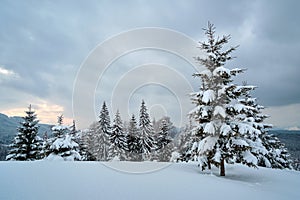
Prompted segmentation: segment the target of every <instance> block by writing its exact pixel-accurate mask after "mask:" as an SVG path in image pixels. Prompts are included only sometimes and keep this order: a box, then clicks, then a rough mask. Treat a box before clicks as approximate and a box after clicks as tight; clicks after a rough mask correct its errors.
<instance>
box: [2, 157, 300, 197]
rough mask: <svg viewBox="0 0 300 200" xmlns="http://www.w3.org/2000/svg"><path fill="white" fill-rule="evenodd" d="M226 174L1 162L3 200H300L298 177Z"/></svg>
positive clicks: (243, 170)
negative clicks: (222, 175) (223, 175)
mask: <svg viewBox="0 0 300 200" xmlns="http://www.w3.org/2000/svg"><path fill="white" fill-rule="evenodd" d="M108 165H109V166H108ZM112 168H114V169H112ZM226 170H227V171H226V172H227V174H226V177H219V176H218V170H217V169H213V170H212V172H208V171H206V172H201V171H200V170H199V168H198V167H197V164H186V163H181V164H178V163H177V164H166V163H155V162H144V163H132V162H113V163H100V162H58V161H57V162H50V161H35V162H14V161H12V162H8V161H6V162H0V199H3V200H4V199H22V200H34V199H43V200H46V199H55V200H59V199H116V200H119V199H140V200H147V199H156V200H158V199H172V200H175V199H199V200H201V199H206V200H208V199H218V200H220V199H224V200H226V199H242V200H248V199H249V200H250V199H251V200H253V199H256V200H259V199H264V200H267V199H272V200H276V199H278V200H285V199H288V200H290V199H295V200H297V199H300V192H299V188H300V173H299V172H296V171H291V170H274V169H266V168H259V169H253V168H248V167H245V166H240V165H234V166H231V165H227V166H226ZM132 172H137V173H132ZM143 172H147V173H143Z"/></svg>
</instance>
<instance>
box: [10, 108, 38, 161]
mask: <svg viewBox="0 0 300 200" xmlns="http://www.w3.org/2000/svg"><path fill="white" fill-rule="evenodd" d="M25 113H26V116H25V117H23V120H24V121H23V122H21V123H20V124H21V126H20V127H18V128H17V130H18V133H17V135H16V137H15V138H14V140H13V143H12V144H11V145H9V148H10V150H9V152H8V155H7V157H6V160H22V161H24V160H38V159H41V154H40V152H41V148H42V139H41V138H40V137H39V136H37V133H38V129H39V127H38V125H37V124H38V122H39V121H38V120H37V117H36V114H35V112H34V111H33V110H32V107H31V105H29V107H28V111H25Z"/></svg>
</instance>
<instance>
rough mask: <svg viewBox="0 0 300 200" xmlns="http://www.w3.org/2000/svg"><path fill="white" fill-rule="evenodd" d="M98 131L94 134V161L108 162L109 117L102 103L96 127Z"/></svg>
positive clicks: (104, 104)
mask: <svg viewBox="0 0 300 200" xmlns="http://www.w3.org/2000/svg"><path fill="white" fill-rule="evenodd" d="M97 128H98V130H97V131H96V134H95V142H96V144H95V148H96V152H97V156H96V159H97V160H101V161H107V160H108V148H109V146H110V142H109V138H110V135H111V127H110V117H109V112H108V109H107V107H106V103H105V102H103V105H102V108H101V111H100V115H99V122H98V126H97Z"/></svg>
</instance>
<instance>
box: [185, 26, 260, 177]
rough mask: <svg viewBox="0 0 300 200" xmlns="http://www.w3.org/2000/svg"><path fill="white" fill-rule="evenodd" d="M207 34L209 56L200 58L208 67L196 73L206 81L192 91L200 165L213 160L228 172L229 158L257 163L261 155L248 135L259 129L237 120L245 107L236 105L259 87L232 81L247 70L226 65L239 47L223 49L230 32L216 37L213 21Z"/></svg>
mask: <svg viewBox="0 0 300 200" xmlns="http://www.w3.org/2000/svg"><path fill="white" fill-rule="evenodd" d="M205 34H206V35H207V37H208V41H207V42H203V43H200V44H201V45H200V49H201V50H203V51H205V52H206V54H207V55H208V56H207V57H205V58H203V57H198V58H197V61H199V62H200V64H202V65H204V66H205V67H206V68H207V69H206V70H204V71H202V72H200V73H195V74H194V76H195V77H199V78H200V79H201V81H202V85H201V87H200V91H199V92H196V93H193V94H192V102H193V103H194V104H195V105H196V108H195V109H194V110H192V111H191V112H190V114H191V116H192V117H193V118H194V120H195V121H196V122H197V123H198V126H197V127H196V128H194V129H193V135H195V136H198V140H199V141H198V147H197V151H198V160H199V163H200V167H201V168H202V169H205V168H206V167H208V168H209V167H210V164H213V165H215V166H217V167H220V175H221V176H225V162H227V163H243V164H246V165H248V166H253V167H256V166H257V159H256V157H255V156H254V155H253V154H252V153H251V151H250V150H251V146H250V145H249V144H248V143H247V141H246V138H245V137H246V135H249V134H253V135H257V134H259V131H257V130H256V129H253V128H252V127H251V126H250V125H247V124H245V123H242V122H241V121H240V120H236V119H237V118H238V115H239V114H241V111H242V110H241V109H240V108H239V107H238V105H237V106H234V105H235V104H236V102H235V101H236V99H238V98H240V97H241V96H243V95H245V94H246V93H247V92H249V91H251V90H253V89H254V88H255V87H254V86H246V85H243V86H238V85H235V84H231V82H232V78H233V77H234V76H236V75H238V74H240V73H242V72H243V71H244V70H242V69H238V68H236V69H232V70H230V69H228V68H225V67H224V65H225V63H226V62H227V61H229V60H231V59H232V57H231V53H232V52H233V51H234V50H236V47H230V48H229V49H228V50H225V51H223V45H225V44H227V43H228V41H229V39H230V36H229V35H228V36H223V37H221V38H219V37H217V38H216V37H215V28H214V26H213V25H212V24H210V23H209V24H208V28H207V29H205ZM232 105H233V106H232ZM232 108H233V109H232Z"/></svg>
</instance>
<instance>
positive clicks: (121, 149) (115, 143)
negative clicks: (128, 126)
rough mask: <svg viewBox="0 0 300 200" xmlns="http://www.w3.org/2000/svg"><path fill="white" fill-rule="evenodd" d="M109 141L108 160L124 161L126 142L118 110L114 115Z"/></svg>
mask: <svg viewBox="0 0 300 200" xmlns="http://www.w3.org/2000/svg"><path fill="white" fill-rule="evenodd" d="M109 140H110V146H109V151H108V159H109V160H112V159H118V160H125V158H126V156H125V150H127V144H126V142H127V141H126V138H125V134H124V132H123V122H122V120H121V116H120V113H119V110H118V111H117V113H116V115H115V119H114V121H113V126H112V131H111V134H110V138H109Z"/></svg>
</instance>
